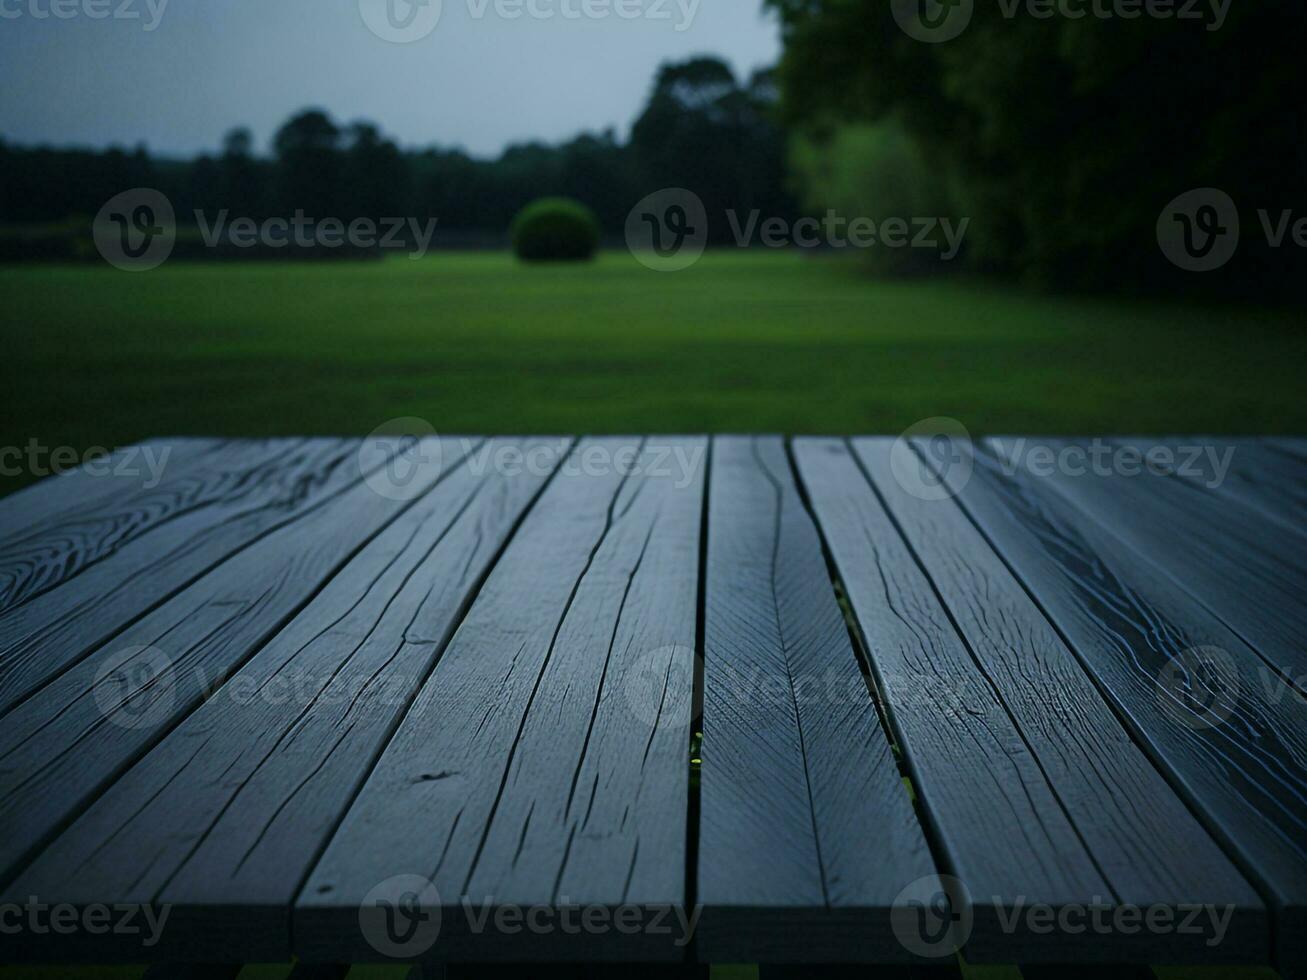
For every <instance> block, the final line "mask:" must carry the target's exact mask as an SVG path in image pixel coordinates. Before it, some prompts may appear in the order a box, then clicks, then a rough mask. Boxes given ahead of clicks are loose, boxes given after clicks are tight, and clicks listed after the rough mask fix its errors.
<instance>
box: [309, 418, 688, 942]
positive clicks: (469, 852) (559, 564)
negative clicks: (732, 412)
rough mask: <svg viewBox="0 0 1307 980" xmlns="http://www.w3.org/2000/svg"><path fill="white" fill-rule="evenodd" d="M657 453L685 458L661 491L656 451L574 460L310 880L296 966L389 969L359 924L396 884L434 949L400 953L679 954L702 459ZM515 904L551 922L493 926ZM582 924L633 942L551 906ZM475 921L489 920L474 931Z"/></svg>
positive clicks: (684, 447) (622, 444)
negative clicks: (432, 935) (302, 962)
mask: <svg viewBox="0 0 1307 980" xmlns="http://www.w3.org/2000/svg"><path fill="white" fill-rule="evenodd" d="M669 445H670V446H671V447H672V448H675V449H676V450H678V451H679V452H681V453H682V454H683V457H684V458H685V459H688V460H691V461H692V463H691V464H687V465H686V466H684V467H683V468H680V469H678V472H677V473H675V474H664V473H662V472H660V471H658V470H656V469H652V470H651V467H652V466H654V465H655V464H656V460H657V458H658V453H659V452H660V447H656V446H654V445H652V444H646V445H644V447H643V450H642V452H641V453H640V456H639V460H638V462H637V464H636V466H635V468H634V469H633V470H632V469H631V467H630V466H629V460H631V459H633V458H634V457H635V451H636V449H637V448H638V446H639V443H637V442H636V441H632V440H620V439H595V440H586V441H584V442H583V443H582V444H581V445H579V446H578V447H577V449H576V450H575V451H574V453H573V456H572V458H571V459H569V461H568V463H567V464H566V466H565V467H564V469H563V471H562V472H561V473H560V475H559V477H558V478H557V479H556V480H555V481H554V482H553V483H552V484H551V485H550V487H549V488H548V490H547V491H546V492H545V493H544V495H543V496H542V497H541V500H540V502H539V503H538V504H537V505H536V507H535V508H534V509H533V511H532V513H531V514H530V515H529V516H528V518H527V520H526V522H525V524H524V525H523V527H522V529H521V530H520V531H519V533H518V534H517V536H516V537H515V538H514V540H513V541H512V543H511V544H510V546H509V548H508V550H507V551H506V552H505V554H504V556H503V558H502V559H501V561H500V562H499V564H498V566H497V567H496V568H495V570H494V572H493V573H492V574H491V576H490V578H489V579H488V580H487V582H486V585H485V587H484V588H483V590H482V592H481V594H480V595H479V596H478V598H477V600H476V601H475V603H474V604H473V606H472V608H471V610H470V611H469V613H468V616H467V618H466V619H465V620H464V622H463V624H462V625H461V626H460V627H459V629H458V632H457V633H456V634H455V636H454V639H453V640H452V641H451V643H450V646H449V649H448V651H447V652H446V654H445V656H444V657H443V658H442V659H441V661H440V663H439V664H438V665H437V667H436V669H435V671H434V672H433V673H432V675H431V677H430V679H429V680H428V681H427V683H426V684H425V685H424V686H423V688H422V690H421V692H420V694H419V695H418V697H417V700H416V701H415V703H414V705H413V707H412V709H411V710H410V712H409V713H408V715H407V716H406V717H405V718H404V721H403V723H402V724H401V725H400V727H399V730H398V731H397V732H396V734H395V737H394V738H393V739H392V740H391V742H390V745H389V746H388V748H387V750H386V752H385V753H384V754H383V755H382V757H381V759H380V761H379V762H378V764H377V766H376V768H375V769H374V771H373V773H372V775H371V776H370V777H369V779H368V781H367V783H366V785H365V786H364V788H363V790H362V792H361V793H360V795H359V797H358V799H357V800H356V801H355V803H354V805H353V807H352V808H351V809H350V811H349V813H348V815H347V816H346V818H345V820H344V823H343V824H342V826H341V827H340V829H339V831H338V832H337V833H336V835H335V836H334V837H333V838H332V841H331V843H330V845H329V846H328V848H327V850H326V853H325V854H324V855H323V857H322V860H321V862H320V863H319V865H318V866H317V867H316V868H315V869H314V871H313V873H312V875H311V876H310V878H309V881H308V883H307V884H306V886H305V888H304V891H303V893H302V895H301V898H300V900H299V902H298V904H297V907H296V914H295V922H294V934H295V937H296V942H297V945H298V948H297V953H298V954H299V955H301V956H302V957H305V958H315V959H335V960H338V961H340V960H348V961H351V962H358V961H372V960H378V959H385V958H386V957H387V956H390V955H398V954H397V953H396V952H395V950H393V949H390V948H383V946H381V945H378V944H377V934H376V930H375V929H374V928H373V927H374V926H376V927H380V926H381V924H382V918H381V917H382V913H383V909H382V908H381V907H379V898H385V897H387V895H388V893H387V889H388V888H389V887H390V883H393V882H394V881H395V880H396V879H395V876H399V875H408V876H412V877H413V878H415V879H417V880H419V881H421V882H423V885H422V887H421V888H420V889H415V888H413V887H412V886H411V884H405V885H404V887H403V888H401V889H400V892H401V893H402V892H407V893H409V895H410V897H413V896H416V900H420V901H418V902H417V907H418V908H419V909H421V910H422V911H421V912H419V914H421V915H426V914H427V909H428V906H435V905H437V904H438V905H439V907H440V908H441V909H443V911H442V914H441V920H440V929H439V942H438V943H435V944H434V945H431V946H430V948H426V947H423V948H422V949H414V950H411V951H410V954H409V955H410V956H413V955H418V954H421V953H425V954H426V955H427V956H428V957H433V958H436V959H447V960H451V961H458V962H465V961H482V960H496V959H498V960H519V961H532V962H538V961H551V962H570V961H576V960H582V961H604V960H613V961H622V960H637V961H638V960H645V959H654V960H656V959H668V960H677V959H682V958H684V956H685V947H684V945H680V946H678V945H676V944H675V940H676V939H678V938H680V937H679V936H678V935H677V931H676V928H675V923H676V915H675V914H674V913H683V910H682V909H681V906H682V905H683V903H684V899H685V864H686V860H685V847H686V807H687V793H688V782H689V756H688V752H689V745H690V718H691V708H692V694H693V651H694V649H695V639H696V636H695V634H696V612H697V609H696V597H697V578H698V575H697V572H698V543H699V534H700V517H701V512H702V492H703V479H704V475H703V469H704V467H703V464H702V460H701V454H702V452H703V450H704V448H705V447H706V443H705V442H704V441H703V440H700V439H682V440H673V441H672V442H671V443H670V444H669ZM623 460H627V461H628V462H627V463H626V464H622V461H623ZM605 461H607V462H605ZM614 464H616V465H614ZM424 896H425V897H424ZM393 897H394V898H395V899H396V900H401V901H402V898H403V896H402V894H396V895H395V896H393ZM416 900H415V901H416ZM469 906H470V910H469ZM528 908H532V909H537V910H541V911H539V912H537V915H539V914H544V915H546V916H547V919H546V923H545V925H544V926H543V927H541V928H524V927H523V925H522V921H521V919H520V918H518V919H517V920H516V922H515V924H510V925H508V926H504V920H503V919H500V918H499V917H498V911H499V910H505V909H506V910H508V912H509V913H516V914H518V915H520V914H521V912H522V911H523V910H525V909H528ZM577 908H580V909H597V910H599V912H600V913H603V914H605V915H606V914H608V913H610V912H621V913H622V914H623V915H627V914H633V915H634V920H635V924H634V925H635V927H634V931H632V932H629V933H627V934H622V933H620V932H617V931H615V930H614V929H613V928H611V927H604V928H597V929H594V928H585V929H582V930H580V931H579V932H577V931H568V930H566V929H565V928H561V927H560V926H561V925H562V924H561V923H560V920H559V917H558V916H557V915H554V914H553V910H556V909H567V910H572V909H577ZM361 909H362V910H363V912H362V913H361V911H360V910H361ZM480 910H485V911H487V912H492V913H495V914H494V915H492V917H491V919H490V920H489V921H488V922H486V923H485V924H484V925H482V924H479V923H478V920H477V918H476V915H479V914H480ZM432 911H434V910H432ZM474 913H475V914H474ZM374 914H375V915H374ZM651 920H652V921H651ZM361 921H362V922H363V923H364V924H365V927H361V925H360V923H361ZM649 926H652V927H653V929H662V928H666V927H671V928H670V929H669V931H668V934H666V935H664V934H661V933H658V932H655V931H652V929H650V928H647V927H649ZM433 942H434V939H433Z"/></svg>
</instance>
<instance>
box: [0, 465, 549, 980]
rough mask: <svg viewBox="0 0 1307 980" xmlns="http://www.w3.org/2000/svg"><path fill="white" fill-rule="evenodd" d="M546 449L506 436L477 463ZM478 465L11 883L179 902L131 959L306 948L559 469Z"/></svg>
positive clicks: (452, 479) (49, 893) (377, 542)
mask: <svg viewBox="0 0 1307 980" xmlns="http://www.w3.org/2000/svg"><path fill="white" fill-rule="evenodd" d="M543 445H545V443H544V442H543V441H542V440H529V439H528V440H523V441H516V440H512V441H510V440H495V441H492V442H491V443H489V444H488V445H487V447H486V449H485V450H484V451H483V452H482V453H479V454H478V457H480V456H484V455H485V454H489V456H493V455H494V454H496V453H498V452H499V451H500V449H501V448H514V449H517V450H519V451H523V452H527V453H529V452H532V451H533V450H534V449H535V448H536V447H537V446H543ZM474 462H475V458H474V460H471V461H465V462H464V463H463V464H462V465H461V466H459V467H458V468H457V469H456V470H455V471H454V472H453V473H452V474H451V475H450V476H449V477H447V478H446V479H445V480H444V481H443V482H441V483H440V484H439V485H438V486H437V487H435V488H434V489H433V490H432V491H431V492H430V493H428V494H426V495H425V496H423V497H422V498H421V499H420V500H419V501H418V502H417V503H416V504H415V505H414V506H413V507H412V508H411V509H410V510H408V511H406V512H405V513H403V514H402V515H400V516H399V517H398V518H397V519H396V520H395V521H394V522H393V523H392V524H390V526H389V527H387V528H386V529H385V530H384V531H382V532H381V533H380V534H378V535H377V537H375V538H374V539H373V540H372V541H371V542H370V543H369V544H368V545H367V546H366V547H365V548H364V549H363V550H362V551H361V552H359V554H358V555H357V556H356V557H355V558H354V559H353V560H351V561H350V562H349V564H348V565H346V566H345V568H343V569H342V570H341V571H340V572H339V574H337V575H336V576H335V577H334V578H333V579H332V580H331V581H330V582H328V583H327V585H326V586H325V587H324V588H323V590H322V591H321V592H320V593H319V594H318V595H317V596H316V597H315V598H314V599H313V601H312V602H310V603H309V605H308V606H306V607H305V609H304V610H303V612H301V613H300V614H299V615H298V616H296V617H295V619H294V620H293V621H292V622H291V623H290V624H288V625H287V626H286V628H285V629H283V630H282V631H281V632H280V633H278V634H277V636H276V637H275V638H274V639H272V640H271V641H270V642H269V643H268V644H267V645H266V646H265V647H263V649H261V650H260V651H259V652H258V653H257V654H256V655H255V656H254V658H253V659H252V660H250V662H249V663H248V664H246V665H245V666H244V667H243V668H242V669H241V670H240V671H239V672H238V673H236V674H235V675H234V676H233V677H232V678H231V679H230V680H229V681H228V682H227V683H226V684H224V685H223V686H222V687H221V688H220V689H219V690H218V691H217V692H215V694H214V696H213V697H212V698H211V699H209V700H208V701H206V702H205V703H204V704H203V705H202V706H201V707H200V708H199V709H197V710H196V711H195V713H194V714H192V715H190V716H189V717H187V718H186V719H185V720H184V721H183V722H182V723H181V724H180V725H179V726H178V727H177V728H176V729H174V730H173V731H172V732H171V733H170V734H169V735H168V736H167V737H166V738H165V739H164V740H163V741H162V742H161V743H160V744H159V745H157V746H155V748H154V749H153V750H152V751H151V752H149V753H148V754H147V755H146V756H145V757H144V758H143V759H141V761H140V762H139V763H137V764H136V765H135V766H134V767H133V768H132V769H130V770H129V771H128V772H127V773H126V774H124V775H123V776H122V777H121V778H120V779H119V780H118V781H117V782H115V783H114V784H113V785H112V786H111V787H110V788H109V789H108V790H107V791H106V792H105V794H104V795H103V796H101V797H100V798H99V799H98V800H96V801H95V803H94V804H93V805H92V806H91V807H90V808H89V809H88V810H87V811H86V813H84V814H83V815H82V816H81V817H79V818H78V819H77V820H76V821H75V822H74V823H73V824H72V825H71V826H70V827H69V828H68V830H67V831H65V832H64V833H63V834H61V835H60V836H59V838H58V839H56V840H55V841H54V842H53V843H52V844H51V845H50V846H49V847H47V848H46V849H45V850H44V851H43V852H42V853H41V854H40V855H39V856H38V857H37V859H36V860H35V861H34V862H33V863H32V864H31V866H29V867H28V868H27V869H26V870H25V871H24V872H23V873H22V874H21V875H20V876H19V878H18V880H17V881H16V882H15V883H14V884H13V885H12V886H11V887H10V888H9V889H7V892H8V893H10V894H12V895H40V896H42V897H43V900H46V901H54V902H66V903H71V904H73V905H80V906H84V905H86V904H89V903H93V902H109V903H123V902H130V903H133V904H152V905H155V906H157V907H160V908H162V907H165V906H166V907H168V908H169V909H170V913H169V920H168V928H167V931H166V933H165V935H164V937H163V942H160V943H158V944H156V945H155V946H154V947H153V948H150V949H142V948H140V947H139V946H138V945H137V944H136V941H135V940H134V939H133V938H130V937H129V938H124V940H123V941H122V943H121V949H119V950H118V951H117V952H118V958H119V959H121V960H124V961H127V962H134V961H136V960H139V959H142V958H145V959H157V958H160V957H162V958H168V957H178V956H181V955H185V956H188V957H195V956H199V957H204V956H210V957H212V956H215V955H217V954H218V953H219V952H224V951H225V953H226V954H227V955H228V956H229V957H233V958H236V959H237V960H239V961H241V962H278V961H283V960H289V959H290V957H291V937H290V906H291V904H292V902H293V899H294V897H295V894H296V893H297V892H298V890H299V887H300V884H301V883H302V882H303V880H304V878H305V876H306V875H307V874H308V871H309V869H310V867H311V866H312V864H313V862H314V861H315V860H316V858H317V856H318V854H319V853H321V851H322V849H323V848H324V847H325V846H326V842H327V838H328V837H329V836H330V834H331V833H332V832H333V831H334V829H335V827H336V825H337V823H338V822H339V819H340V817H341V816H343V814H344V811H345V809H346V807H347V806H348V805H349V803H350V801H351V800H352V798H353V795H354V793H355V792H356V791H357V788H358V786H359V785H360V784H361V783H362V781H363V779H364V778H365V777H366V776H367V774H368V772H369V770H370V768H371V765H372V763H373V761H374V760H375V759H376V758H377V756H378V755H379V754H380V752H381V750H382V748H383V747H384V746H385V743H386V740H387V739H388V738H389V737H390V735H391V733H392V732H393V731H394V729H395V726H396V724H397V723H398V720H399V718H400V717H401V716H402V715H403V713H404V711H405V710H406V709H407V707H408V705H409V704H410V703H411V701H412V699H413V696H414V694H415V693H416V692H417V689H418V688H419V686H420V685H421V684H422V682H423V681H424V680H425V679H426V677H427V676H428V674H429V673H430V671H431V668H432V666H433V665H434V663H435V661H436V658H438V657H439V655H440V654H441V652H442V651H443V650H444V647H445V643H446V642H447V640H448V638H449V636H450V635H451V634H452V632H453V629H454V627H455V625H456V624H457V622H458V620H459V618H460V617H461V616H462V614H463V611H464V609H465V608H466V605H467V604H468V603H469V602H470V600H471V598H472V596H473V595H474V594H475V592H476V589H477V587H478V586H479V584H480V582H481V580H482V579H483V577H484V575H485V573H486V571H487V570H488V569H489V566H490V564H491V562H492V561H493V560H494V558H495V556H496V555H498V553H499V551H500V550H501V548H502V546H503V544H504V543H505V541H506V540H507V539H508V537H509V535H510V534H511V533H512V531H513V529H514V527H515V526H516V524H517V522H518V520H519V519H520V517H521V516H522V514H523V513H524V512H525V511H526V509H527V508H528V507H529V505H530V504H531V502H532V501H533V500H534V498H535V496H536V495H537V493H538V492H539V491H540V489H541V488H542V487H543V485H544V483H545V480H546V479H547V476H548V473H549V472H550V470H549V469H546V468H544V467H541V468H540V469H539V470H538V471H532V472H521V473H516V474H514V475H511V476H510V475H507V474H504V473H500V472H496V471H495V470H494V469H488V470H486V471H484V472H474V465H473V463H474ZM216 774H221V778H215V775H216ZM161 826H171V827H173V828H175V829H174V830H173V832H171V833H167V834H160V833H158V832H157V829H158V828H159V827H161ZM215 923H221V926H222V927H221V929H217V928H215ZM58 941H59V942H60V944H61V945H65V944H66V942H67V940H66V938H65V937H58ZM98 948H99V949H100V950H101V951H103V950H105V949H106V944H105V943H104V942H103V941H100V942H99V943H98ZM43 952H47V953H48V952H49V950H42V949H41V948H39V947H38V948H36V949H34V950H32V954H33V956H34V957H35V958H36V959H38V960H39V959H40V956H41V954H42V953H43Z"/></svg>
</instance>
